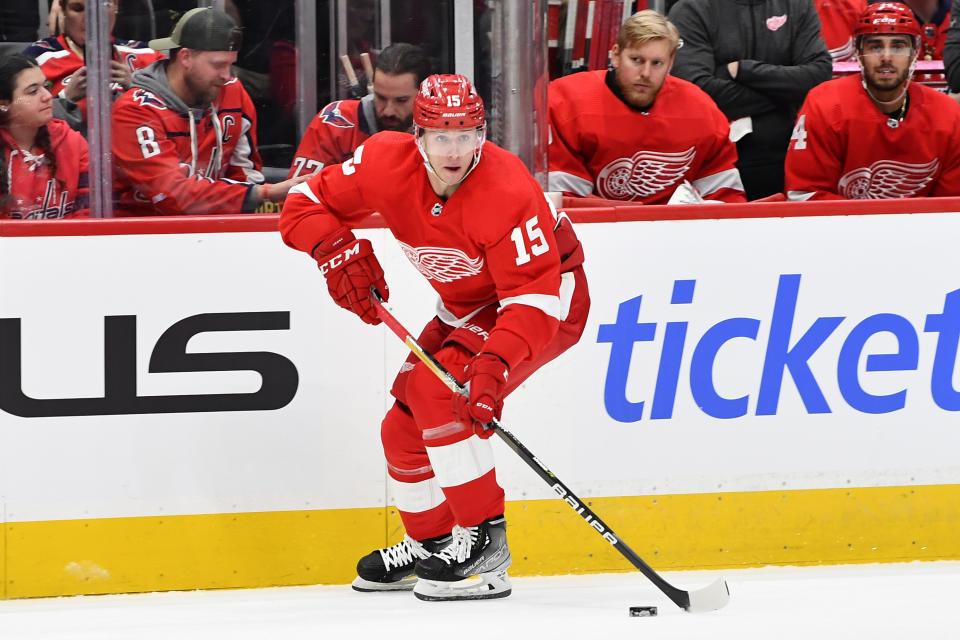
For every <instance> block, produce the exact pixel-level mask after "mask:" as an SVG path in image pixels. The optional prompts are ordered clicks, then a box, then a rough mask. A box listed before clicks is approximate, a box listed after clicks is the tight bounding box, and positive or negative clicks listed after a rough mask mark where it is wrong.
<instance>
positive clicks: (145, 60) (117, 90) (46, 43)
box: [24, 34, 165, 120]
mask: <svg viewBox="0 0 960 640" xmlns="http://www.w3.org/2000/svg"><path fill="white" fill-rule="evenodd" d="M112 40H113V59H114V60H118V61H120V62H123V63H125V64H126V65H127V66H128V67H129V68H130V71H136V70H137V69H142V68H144V67H146V66H147V65H150V64H152V63H153V62H154V61H156V60H160V59H162V58H164V57H165V56H164V55H163V53H161V52H160V51H154V50H153V49H151V48H150V47H148V46H147V43H146V42H140V41H138V40H121V39H119V38H113V39H112ZM24 53H25V54H27V55H28V56H31V57H33V58H36V59H37V62H38V63H39V64H40V69H41V70H42V71H43V75H44V77H46V79H47V80H49V81H50V82H51V83H52V85H51V86H50V87H49V89H50V93H52V94H53V96H54V97H61V98H62V97H64V96H62V95H60V94H61V92H62V91H63V89H64V87H66V85H67V83H69V81H70V76H71V75H73V73H74V72H75V71H76V70H77V69H79V68H80V67H82V66H84V65H85V64H86V63H85V62H84V61H83V59H82V58H81V57H80V56H78V55H77V54H76V53H74V52H73V50H72V49H71V48H70V47H69V46H67V41H66V36H65V35H63V34H60V35H59V36H57V37H55V38H46V39H44V40H40V41H38V42H35V43H33V44H32V45H30V46H29V47H27V48H26V49H25V50H24ZM110 88H111V89H112V90H113V92H114V97H116V96H119V95H120V94H121V93H123V91H124V89H123V87H121V86H120V85H119V84H113V85H111V86H110ZM77 105H79V106H80V109H81V113H82V114H83V119H84V120H86V118H87V99H86V98H83V99H81V100H80V101H79V102H77Z"/></svg>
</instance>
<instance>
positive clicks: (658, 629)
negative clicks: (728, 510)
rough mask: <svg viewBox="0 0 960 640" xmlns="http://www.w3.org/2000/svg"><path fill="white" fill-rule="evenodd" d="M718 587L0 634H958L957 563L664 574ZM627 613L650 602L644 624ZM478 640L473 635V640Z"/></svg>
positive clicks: (378, 598)
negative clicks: (701, 602) (711, 597)
mask: <svg viewBox="0 0 960 640" xmlns="http://www.w3.org/2000/svg"><path fill="white" fill-rule="evenodd" d="M719 575H723V576H725V577H726V578H727V581H728V583H729V585H730V591H731V594H732V597H731V601H730V604H729V606H727V607H726V608H725V609H723V610H721V611H717V612H713V613H705V614H691V613H686V612H684V611H682V610H680V609H678V608H677V607H676V606H675V605H674V604H673V603H671V602H670V601H669V600H668V599H667V598H666V597H665V596H664V595H663V594H661V593H660V592H659V591H658V590H657V589H656V588H655V587H654V586H653V585H651V584H650V583H649V582H648V581H647V580H646V578H644V577H643V575H641V574H640V573H636V572H631V573H617V574H603V575H588V576H553V577H539V578H514V579H513V595H511V596H510V597H508V598H505V599H502V600H490V601H475V602H441V603H429V602H421V601H419V600H417V599H416V598H414V597H413V594H412V593H409V592H395V593H375V594H370V593H357V592H354V591H352V590H351V589H350V587H349V586H346V585H338V586H313V587H285V588H273V589H249V590H231V591H194V592H175V593H149V594H140V595H118V596H84V597H72V598H44V599H34V600H9V601H0V639H2V640H21V639H27V638H29V639H43V640H47V639H51V640H52V639H56V640H61V639H75V638H76V639H79V638H83V639H87V638H89V639H91V640H94V639H96V640H113V639H118V640H119V639H123V640H142V639H154V638H164V639H168V638H169V639H177V640H190V639H194V638H196V639H200V638H202V639H204V640H209V639H219V638H224V639H226V638H230V639H232V640H243V639H248V638H249V639H254V638H256V639H257V640H267V639H269V640H272V639H274V638H278V639H283V640H286V639H298V638H311V639H320V638H347V639H348V640H363V639H365V638H377V637H390V638H404V637H405V638H418V637H419V638H423V637H425V638H477V637H496V638H507V639H510V638H525V639H531V640H532V639H534V638H551V639H552V638H574V637H577V638H584V639H588V638H589V639H592V638H597V637H600V636H601V634H602V636H603V637H607V638H617V639H619V638H643V639H645V640H652V639H656V640H661V639H672V638H677V639H681V638H682V639H684V640H687V639H691V638H707V637H709V638H711V639H713V640H725V639H729V640H754V639H756V640H759V639H761V638H762V639H764V640H767V639H771V638H773V639H774V640H792V639H794V638H796V639H800V638H802V639H803V640H834V639H838V638H844V639H847V638H850V639H856V640H859V639H869V640H887V639H890V640H894V639H896V640H900V639H907V638H909V639H917V638H923V639H924V640H939V639H948V638H949V639H957V638H960V607H958V605H957V600H958V597H960V562H914V563H907V564H882V565H848V566H833V567H768V568H762V569H742V570H735V571H724V572H707V571H703V572H698V571H684V572H667V573H664V577H666V578H667V580H668V581H670V582H671V583H672V584H674V585H676V586H677V587H680V588H683V589H692V588H697V587H701V586H703V585H705V584H707V583H709V582H710V581H712V580H714V579H716V578H717V577H718V576H719ZM631 605H656V606H657V607H658V609H659V615H658V616H656V617H652V618H646V617H643V618H638V617H630V616H629V607H630V606H631ZM481 634H483V635H481Z"/></svg>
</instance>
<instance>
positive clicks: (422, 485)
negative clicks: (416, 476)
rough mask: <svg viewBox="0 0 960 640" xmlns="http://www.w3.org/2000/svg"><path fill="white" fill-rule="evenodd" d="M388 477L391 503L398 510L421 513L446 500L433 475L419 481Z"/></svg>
mask: <svg viewBox="0 0 960 640" xmlns="http://www.w3.org/2000/svg"><path fill="white" fill-rule="evenodd" d="M388 477H389V478H390V491H391V493H393V504H394V505H396V507H397V509H399V510H400V511H406V512H407V513H423V512H424V511H430V509H435V508H437V507H439V506H440V505H441V504H443V501H444V500H446V498H445V497H444V495H443V489H441V488H440V483H438V482H437V479H436V478H435V477H434V478H427V479H426V480H421V481H419V482H399V481H397V480H396V479H395V478H393V477H392V476H388Z"/></svg>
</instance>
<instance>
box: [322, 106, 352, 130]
mask: <svg viewBox="0 0 960 640" xmlns="http://www.w3.org/2000/svg"><path fill="white" fill-rule="evenodd" d="M317 117H318V118H320V121H321V122H323V123H324V124H328V125H330V126H331V127H340V128H341V129H350V128H352V127H355V126H356V125H355V124H353V123H352V122H350V121H349V120H347V119H346V118H344V117H343V114H342V113H340V100H337V101H336V102H331V103H330V104H328V105H327V106H325V107H324V108H323V111H321V112H320V113H318V114H317Z"/></svg>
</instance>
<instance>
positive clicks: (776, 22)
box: [767, 14, 787, 31]
mask: <svg viewBox="0 0 960 640" xmlns="http://www.w3.org/2000/svg"><path fill="white" fill-rule="evenodd" d="M785 24H787V14H783V15H782V16H770V17H769V18H767V29H770V31H776V30H777V29H779V28H780V27H782V26H783V25H785Z"/></svg>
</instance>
